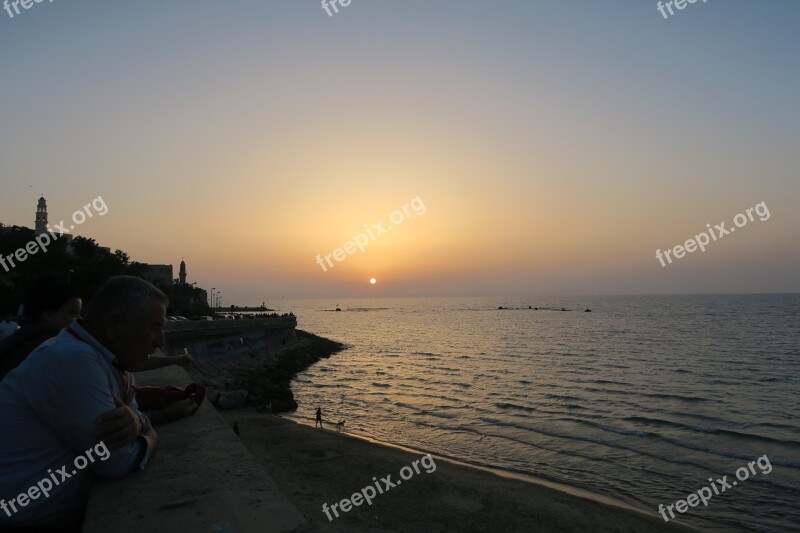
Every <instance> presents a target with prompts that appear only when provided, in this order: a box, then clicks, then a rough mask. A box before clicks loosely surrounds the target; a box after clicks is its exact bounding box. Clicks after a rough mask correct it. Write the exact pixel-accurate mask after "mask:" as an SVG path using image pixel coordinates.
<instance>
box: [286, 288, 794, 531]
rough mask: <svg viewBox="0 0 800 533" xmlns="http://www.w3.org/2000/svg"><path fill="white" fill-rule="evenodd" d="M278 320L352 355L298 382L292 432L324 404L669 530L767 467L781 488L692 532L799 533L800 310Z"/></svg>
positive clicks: (419, 310) (423, 445)
mask: <svg viewBox="0 0 800 533" xmlns="http://www.w3.org/2000/svg"><path fill="white" fill-rule="evenodd" d="M337 304H338V305H339V306H340V307H341V308H342V311H341V312H334V311H331V310H332V309H334V308H335V307H336V305H337ZM278 305H279V307H280V308H281V310H282V311H288V310H293V311H294V312H295V313H296V314H297V315H298V317H299V324H300V328H301V329H305V330H308V331H311V332H313V333H316V334H319V335H322V336H325V337H329V338H333V339H336V340H339V341H342V342H345V343H347V344H348V345H350V348H349V349H348V350H346V351H344V352H342V353H339V354H337V355H335V356H333V357H331V358H330V359H328V360H323V361H321V362H319V363H318V364H316V365H314V366H313V367H312V368H310V369H309V370H308V371H306V372H305V373H303V374H301V375H299V376H298V377H297V379H296V380H295V382H294V384H293V390H294V392H295V396H296V397H297V400H298V402H299V403H300V409H299V410H298V411H297V413H295V414H293V415H290V416H293V417H296V418H304V419H309V420H310V419H312V417H313V412H314V409H315V408H316V406H317V405H321V406H322V408H323V411H325V414H326V418H327V419H329V420H334V421H338V420H346V428H347V431H349V432H352V433H356V434H361V435H365V436H369V437H372V438H374V439H377V440H381V441H385V442H390V443H394V444H399V445H404V446H408V447H412V448H417V449H423V450H428V451H431V452H434V453H438V454H441V455H444V456H450V457H454V458H457V459H460V460H462V461H465V462H469V463H474V464H479V465H486V466H491V467H495V468H500V469H503V470H507V471H512V472H517V473H524V474H528V475H532V476H535V477H538V478H543V479H547V480H551V481H555V482H558V483H562V484H566V485H571V486H574V487H579V488H582V489H585V490H588V491H591V492H593V493H596V494H600V495H604V496H608V497H611V498H614V499H616V500H620V501H623V502H626V503H628V504H631V505H635V506H637V507H640V508H642V509H645V510H647V511H650V512H652V513H653V514H654V515H655V516H658V515H657V514H656V513H657V508H658V505H659V504H664V505H668V504H671V503H674V502H675V501H676V500H678V499H684V498H686V496H687V495H688V494H690V493H691V492H695V491H697V490H698V489H701V488H702V487H704V486H708V485H710V483H709V481H708V478H709V477H713V478H714V479H715V480H716V479H719V478H722V476H724V475H727V482H728V483H731V482H732V481H735V480H736V475H735V472H736V470H737V468H739V467H742V466H746V465H747V463H749V462H750V461H755V460H757V458H759V457H762V456H764V455H766V456H767V459H768V461H769V464H770V465H771V466H772V471H771V472H769V473H762V469H761V468H760V467H759V465H758V464H757V465H755V466H754V469H755V471H756V472H757V474H756V475H753V474H752V473H750V474H749V479H747V480H746V481H739V482H738V483H737V485H736V486H732V488H730V489H728V490H726V491H725V492H724V493H722V494H720V495H716V496H714V497H712V498H711V499H710V500H709V502H708V506H707V507H703V506H702V504H701V505H700V506H699V507H697V508H693V509H690V510H689V512H687V513H686V514H684V515H679V516H680V521H681V522H684V523H688V524H692V525H695V526H699V527H703V528H713V527H727V528H731V527H739V528H743V529H752V530H759V531H787V530H800V402H798V400H800V295H756V296H754V295H748V296H633V297H631V296H619V297H613V296H607V297H584V298H576V297H564V298H558V297H546V298H531V299H499V298H438V299H385V300H376V299H369V300H346V301H342V300H340V301H336V300H325V301H322V300H318V301H315V300H294V301H281V302H280V303H279V304H278ZM529 305H530V306H531V307H539V310H534V309H528V306H529ZM498 306H502V307H505V308H510V309H504V310H499V309H498ZM562 308H564V309H567V310H566V311H561V309H562ZM585 308H591V310H592V312H590V313H587V312H584V311H583V310H584V309H585ZM761 464H764V465H766V461H764V460H762V463H761Z"/></svg>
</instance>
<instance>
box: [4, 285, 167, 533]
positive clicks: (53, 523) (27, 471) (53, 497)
mask: <svg viewBox="0 0 800 533" xmlns="http://www.w3.org/2000/svg"><path fill="white" fill-rule="evenodd" d="M166 306H167V297H166V296H165V295H164V293H162V292H161V291H160V290H158V289H157V288H156V287H154V286H153V285H151V284H150V283H148V282H146V281H144V280H142V279H139V278H135V277H131V276H118V277H115V278H112V279H111V280H109V281H108V282H107V283H106V284H105V285H103V286H102V287H101V288H100V290H99V291H98V292H97V294H95V296H94V297H93V298H92V300H91V302H90V304H89V308H88V311H87V313H86V318H85V319H84V320H81V319H78V320H75V321H74V322H73V323H72V324H71V325H70V327H69V328H67V329H65V330H63V331H61V332H60V333H59V334H58V336H56V337H55V338H53V339H51V340H49V341H46V342H45V343H44V344H42V345H41V346H40V347H39V348H37V349H36V350H34V351H33V352H32V353H31V354H30V355H29V356H28V357H27V358H26V359H25V361H24V362H23V363H22V364H20V365H19V366H18V367H17V368H15V369H14V370H13V371H11V372H10V373H9V374H8V376H6V378H5V379H4V380H2V381H1V382H0V431H2V433H3V438H2V439H0V498H2V500H0V530H3V531H6V529H11V528H12V527H13V528H16V529H19V530H20V531H24V530H25V529H24V528H26V527H31V528H54V529H56V530H62V531H79V530H80V526H81V522H82V520H83V513H84V509H85V506H86V501H87V498H88V495H89V489H90V486H91V481H92V478H93V476H94V475H95V474H96V475H99V476H102V477H106V478H122V477H125V476H127V475H129V474H132V473H134V472H136V471H138V470H140V469H143V468H144V466H145V464H146V463H147V461H148V459H149V458H150V457H151V456H152V454H153V453H154V452H155V449H156V446H157V442H158V437H157V435H156V432H155V431H154V430H153V427H152V425H151V424H150V421H149V419H148V418H147V417H145V416H144V415H143V414H142V413H141V412H140V411H139V409H138V406H137V404H136V400H135V397H134V394H135V391H134V380H133V375H132V374H131V372H133V371H138V370H141V369H143V368H144V366H145V365H146V364H147V360H148V356H149V354H151V353H152V352H154V351H155V350H156V349H157V348H159V347H160V346H162V345H163V343H164V331H163V330H164V324H165V322H166ZM98 447H101V449H107V450H110V453H107V454H105V455H104V456H102V457H100V458H99V459H98V458H97V457H91V454H90V452H91V451H92V450H94V451H95V452H96V453H95V455H97V453H99V452H98V451H97V450H98ZM82 456H90V457H89V458H90V459H92V461H91V462H89V461H86V460H85V458H82ZM79 460H81V461H79ZM81 464H84V466H85V468H81V466H80V465H81ZM73 465H74V466H73ZM76 466H77V468H75V467H76ZM51 479H52V481H50V480H51ZM45 482H46V483H45ZM43 484H44V486H43ZM45 489H46V490H45ZM45 493H46V494H45ZM20 528H22V529H20Z"/></svg>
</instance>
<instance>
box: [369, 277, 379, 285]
mask: <svg viewBox="0 0 800 533" xmlns="http://www.w3.org/2000/svg"><path fill="white" fill-rule="evenodd" d="M369 282H370V283H371V284H373V285H375V284H376V283H378V280H377V279H375V278H370V279H369Z"/></svg>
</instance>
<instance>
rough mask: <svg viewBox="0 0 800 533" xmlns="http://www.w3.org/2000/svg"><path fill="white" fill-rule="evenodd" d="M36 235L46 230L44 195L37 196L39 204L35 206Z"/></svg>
mask: <svg viewBox="0 0 800 533" xmlns="http://www.w3.org/2000/svg"><path fill="white" fill-rule="evenodd" d="M35 228H36V235H41V234H42V233H44V232H45V231H47V201H46V200H45V199H44V195H42V197H41V198H39V204H38V205H37V206H36V226H35Z"/></svg>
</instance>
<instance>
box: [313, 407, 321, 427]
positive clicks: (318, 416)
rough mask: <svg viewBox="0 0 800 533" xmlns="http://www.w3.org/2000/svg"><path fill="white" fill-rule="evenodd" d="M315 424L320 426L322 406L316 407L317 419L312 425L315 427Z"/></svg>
mask: <svg viewBox="0 0 800 533" xmlns="http://www.w3.org/2000/svg"><path fill="white" fill-rule="evenodd" d="M317 424H319V427H322V407H317V421H316V422H314V427H317Z"/></svg>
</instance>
